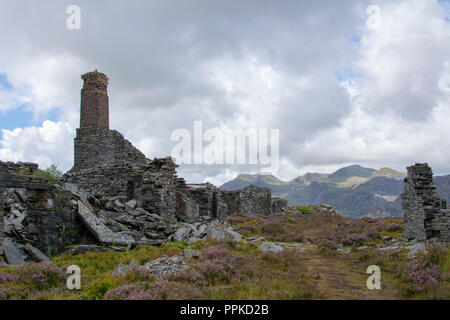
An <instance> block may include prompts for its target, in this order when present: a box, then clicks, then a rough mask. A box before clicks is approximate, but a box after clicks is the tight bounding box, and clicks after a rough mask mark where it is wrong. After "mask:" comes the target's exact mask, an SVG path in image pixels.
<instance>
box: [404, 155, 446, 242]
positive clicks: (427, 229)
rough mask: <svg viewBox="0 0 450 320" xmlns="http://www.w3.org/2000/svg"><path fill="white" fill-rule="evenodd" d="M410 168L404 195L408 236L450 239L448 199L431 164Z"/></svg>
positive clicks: (411, 237) (421, 238)
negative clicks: (441, 193) (443, 196)
mask: <svg viewBox="0 0 450 320" xmlns="http://www.w3.org/2000/svg"><path fill="white" fill-rule="evenodd" d="M407 170H408V175H407V177H406V178H405V179H404V182H405V187H404V190H403V193H402V195H401V199H402V208H403V215H404V218H403V224H404V230H405V231H404V235H405V237H406V238H408V239H417V240H427V239H430V238H436V239H439V240H441V241H443V242H450V234H449V233H450V215H449V210H448V209H447V205H446V203H445V201H443V200H441V199H440V198H439V195H438V193H437V191H436V187H435V186H434V184H433V173H432V171H431V168H430V167H429V166H428V164H426V163H424V164H421V163H416V164H415V165H414V166H410V167H408V168H407Z"/></svg>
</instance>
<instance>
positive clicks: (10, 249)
mask: <svg viewBox="0 0 450 320" xmlns="http://www.w3.org/2000/svg"><path fill="white" fill-rule="evenodd" d="M3 254H4V255H5V258H6V262H8V264H9V265H14V266H23V265H24V264H25V258H24V256H23V255H22V253H21V252H20V251H19V249H17V247H16V245H15V244H14V243H13V242H12V240H11V239H10V238H5V239H3Z"/></svg>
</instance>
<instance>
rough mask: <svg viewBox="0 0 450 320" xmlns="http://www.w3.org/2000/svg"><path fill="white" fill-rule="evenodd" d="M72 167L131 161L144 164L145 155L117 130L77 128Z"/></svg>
mask: <svg viewBox="0 0 450 320" xmlns="http://www.w3.org/2000/svg"><path fill="white" fill-rule="evenodd" d="M74 151H75V152H74V168H73V169H72V170H77V169H88V168H94V167H97V166H105V165H114V164H124V163H127V162H129V163H133V164H137V165H142V164H145V162H146V158H145V155H144V154H143V153H142V152H140V151H139V150H138V149H136V148H135V147H134V146H133V145H132V144H131V142H129V141H128V140H126V139H125V138H124V137H123V136H122V135H121V134H120V133H119V132H118V131H116V130H109V129H102V128H79V129H77V135H76V137H75V150H74Z"/></svg>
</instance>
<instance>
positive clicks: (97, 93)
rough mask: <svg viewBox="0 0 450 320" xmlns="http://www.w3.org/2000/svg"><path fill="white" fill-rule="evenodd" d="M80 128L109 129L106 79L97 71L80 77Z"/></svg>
mask: <svg viewBox="0 0 450 320" xmlns="http://www.w3.org/2000/svg"><path fill="white" fill-rule="evenodd" d="M81 79H83V80H84V84H83V88H82V89H81V115H80V128H105V129H109V99H108V91H107V89H108V77H107V76H106V75H105V74H103V73H101V72H98V71H97V70H95V71H92V72H88V73H85V74H83V75H82V76H81Z"/></svg>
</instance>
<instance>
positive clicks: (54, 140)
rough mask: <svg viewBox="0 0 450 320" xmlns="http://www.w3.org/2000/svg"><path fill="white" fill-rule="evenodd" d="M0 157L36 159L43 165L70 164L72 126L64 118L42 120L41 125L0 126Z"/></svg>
mask: <svg viewBox="0 0 450 320" xmlns="http://www.w3.org/2000/svg"><path fill="white" fill-rule="evenodd" d="M2 133H3V137H2V139H1V140H0V159H2V161H23V162H36V163H38V164H39V166H40V167H41V168H43V169H45V168H47V167H48V166H50V165H51V164H56V165H58V166H59V168H61V169H63V170H68V169H70V168H71V167H72V165H73V145H72V144H70V143H68V142H69V141H73V135H74V132H73V129H72V128H71V127H70V125H69V124H67V123H64V122H53V121H48V120H46V121H44V122H43V123H42V126H40V127H26V128H16V129H14V130H4V129H3V130H2Z"/></svg>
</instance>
